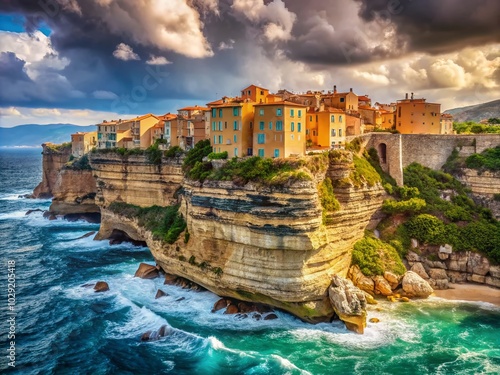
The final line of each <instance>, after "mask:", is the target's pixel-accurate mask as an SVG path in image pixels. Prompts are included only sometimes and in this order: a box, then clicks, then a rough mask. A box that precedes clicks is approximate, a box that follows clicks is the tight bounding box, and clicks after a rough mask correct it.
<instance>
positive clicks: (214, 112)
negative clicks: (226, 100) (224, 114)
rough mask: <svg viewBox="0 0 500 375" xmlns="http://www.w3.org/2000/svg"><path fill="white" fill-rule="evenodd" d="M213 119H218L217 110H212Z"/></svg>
mask: <svg viewBox="0 0 500 375" xmlns="http://www.w3.org/2000/svg"><path fill="white" fill-rule="evenodd" d="M212 117H213V118H216V117H217V109H215V108H212Z"/></svg>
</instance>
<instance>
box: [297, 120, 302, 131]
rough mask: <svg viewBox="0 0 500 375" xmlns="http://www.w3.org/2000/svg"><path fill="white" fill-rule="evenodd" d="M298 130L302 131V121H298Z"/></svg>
mask: <svg viewBox="0 0 500 375" xmlns="http://www.w3.org/2000/svg"><path fill="white" fill-rule="evenodd" d="M297 131H298V132H299V133H300V132H301V131H302V124H301V123H300V122H298V123H297Z"/></svg>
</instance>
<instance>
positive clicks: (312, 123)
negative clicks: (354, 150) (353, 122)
mask: <svg viewBox="0 0 500 375" xmlns="http://www.w3.org/2000/svg"><path fill="white" fill-rule="evenodd" d="M306 120H307V121H306V124H307V139H308V140H310V142H309V143H311V144H312V146H316V147H319V148H339V147H343V146H344V145H345V137H346V120H347V119H346V113H345V112H344V111H342V110H340V109H337V108H331V107H328V108H324V107H323V108H319V109H313V108H310V109H309V111H308V112H307V118H306Z"/></svg>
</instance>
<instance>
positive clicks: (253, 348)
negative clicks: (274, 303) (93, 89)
mask: <svg viewBox="0 0 500 375" xmlns="http://www.w3.org/2000/svg"><path fill="white" fill-rule="evenodd" d="M41 166H42V158H41V149H6V150H0V257H1V262H0V278H1V283H0V288H1V290H0V319H1V322H0V324H1V326H0V327H1V329H0V334H1V340H0V353H1V358H0V372H1V373H6V374H8V373H13V374H96V375H97V374H224V375H226V374H248V375H257V374H259V375H260V374H273V375H274V374H370V375H374V374H419V375H422V374H500V308H498V307H495V306H493V305H491V304H488V303H477V302H465V301H448V300H442V299H438V298H435V297H431V298H429V299H427V300H424V301H418V302H417V301H412V302H410V303H390V302H383V301H382V302H380V303H379V304H378V305H376V306H370V307H369V311H368V318H369V319H370V318H378V319H379V320H380V322H379V323H368V326H367V328H366V330H365V333H364V334H363V335H358V334H356V333H353V332H350V331H348V330H346V328H345V327H344V325H343V324H342V322H339V321H337V322H333V323H328V324H327V323H325V324H317V325H311V324H307V323H304V322H301V321H300V320H298V319H296V318H295V317H293V316H291V315H289V314H287V313H285V312H281V311H277V312H276V315H277V316H278V319H276V320H267V321H263V320H260V321H257V320H255V319H253V318H252V317H251V316H250V317H248V318H246V319H242V318H241V317H240V318H239V317H236V316H234V315H224V314H223V312H222V311H219V312H216V313H211V308H212V306H213V305H214V303H215V302H216V301H217V300H218V299H219V297H217V296H216V295H214V294H212V293H211V292H208V291H205V292H195V291H191V290H184V289H181V288H179V287H176V286H170V285H163V280H162V279H155V280H142V279H139V278H134V272H135V271H136V269H137V267H138V265H139V263H141V262H146V263H149V264H154V259H153V257H152V256H151V253H150V252H149V250H148V249H147V248H144V247H135V246H132V245H130V244H121V245H113V246H111V245H109V243H108V242H107V241H94V240H93V238H92V237H93V236H90V237H86V238H81V237H82V236H83V235H85V234H87V233H89V232H92V231H97V230H98V229H99V225H96V224H89V223H87V222H68V221H65V220H62V219H57V220H53V221H49V220H48V219H45V218H43V215H42V213H41V212H34V213H32V214H30V215H26V212H27V211H28V210H34V209H41V210H46V209H48V208H49V205H50V200H34V199H26V198H22V197H20V196H22V195H23V194H29V193H31V192H32V190H33V188H34V187H35V186H36V185H37V184H38V183H39V182H40V181H41V177H42V170H41ZM13 275H14V276H13ZM101 280H102V281H106V282H107V283H108V284H109V287H110V290H109V291H108V292H104V293H95V292H94V291H93V289H92V288H91V287H90V288H89V287H85V285H86V284H93V283H95V282H97V281H101ZM13 281H15V282H13ZM12 282H13V283H12ZM12 284H15V285H12ZM9 288H10V289H11V290H9ZM158 289H161V290H163V291H164V292H165V293H167V294H168V296H166V297H162V298H159V299H155V295H156V292H157V291H158ZM163 325H166V326H167V327H168V331H169V333H170V334H169V335H167V336H166V337H163V338H161V339H160V340H157V341H153V342H142V341H141V340H140V339H141V336H142V334H143V333H144V332H146V331H156V330H158V329H159V328H160V327H161V326H163ZM9 335H10V336H11V338H9V337H8V336H9ZM12 335H14V336H12ZM13 365H14V366H15V367H14V366H13Z"/></svg>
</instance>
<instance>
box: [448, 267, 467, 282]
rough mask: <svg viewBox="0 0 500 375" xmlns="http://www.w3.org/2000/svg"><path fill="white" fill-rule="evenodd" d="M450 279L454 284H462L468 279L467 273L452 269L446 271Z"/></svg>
mask: <svg viewBox="0 0 500 375" xmlns="http://www.w3.org/2000/svg"><path fill="white" fill-rule="evenodd" d="M446 274H447V275H448V278H449V279H450V281H451V282H452V283H454V284H460V283H464V282H466V281H467V274H466V273H464V272H458V271H450V270H448V271H447V272H446Z"/></svg>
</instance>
